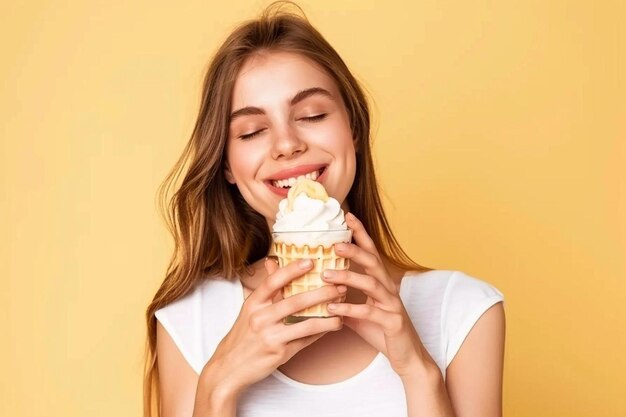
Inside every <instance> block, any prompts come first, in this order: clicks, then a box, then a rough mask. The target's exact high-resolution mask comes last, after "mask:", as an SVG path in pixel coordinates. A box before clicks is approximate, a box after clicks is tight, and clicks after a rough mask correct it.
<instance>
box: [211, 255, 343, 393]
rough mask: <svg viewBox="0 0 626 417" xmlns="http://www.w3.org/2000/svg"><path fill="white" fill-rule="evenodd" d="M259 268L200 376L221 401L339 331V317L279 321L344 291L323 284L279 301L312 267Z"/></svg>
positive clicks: (298, 264)
mask: <svg viewBox="0 0 626 417" xmlns="http://www.w3.org/2000/svg"><path fill="white" fill-rule="evenodd" d="M265 268H266V269H267V272H268V276H267V278H265V279H264V280H263V282H262V283H261V284H260V285H259V286H258V287H257V288H256V289H255V290H254V291H253V292H252V294H250V296H249V297H248V298H247V299H246V300H245V302H244V303H243V307H242V308H241V311H240V313H239V316H238V317H237V320H236V321H235V323H234V324H233V327H232V328H231V330H230V332H229V333H228V334H227V335H226V336H225V337H224V339H222V341H221V343H220V344H219V345H218V347H217V349H216V351H215V353H214V354H213V356H212V357H211V359H210V360H209V362H208V363H207V365H206V366H205V368H204V369H203V371H202V375H201V378H207V379H208V381H210V383H207V384H206V385H207V386H208V387H212V389H215V390H218V391H219V392H220V395H222V396H227V397H231V398H236V397H237V396H238V395H239V394H240V393H241V392H242V391H243V390H245V389H246V388H247V387H248V386H250V385H252V384H253V383H255V382H257V381H260V380H261V379H263V378H265V377H267V376H268V375H269V374H271V373H272V372H273V371H274V370H276V368H278V367H279V366H280V365H282V364H284V363H285V362H287V361H288V360H289V359H290V358H291V357H292V356H294V355H295V354H296V353H297V352H299V351H300V350H302V349H303V348H305V347H306V346H308V345H310V344H311V343H313V342H315V341H316V340H318V339H319V338H321V337H322V336H323V335H324V334H325V333H326V332H329V331H334V330H339V329H340V328H341V327H342V320H341V318H340V317H333V318H311V319H308V320H305V321H302V322H300V323H295V324H290V325H285V324H283V319H284V318H285V317H286V316H288V315H290V314H294V313H296V312H298V311H300V310H303V309H304V308H307V307H310V306H313V305H316V304H319V303H323V302H328V301H331V300H333V299H336V298H338V297H340V296H342V295H343V294H345V292H346V287H345V286H343V285H339V286H336V285H326V286H324V287H322V288H319V289H317V290H314V291H309V292H306V293H303V294H298V295H294V296H292V297H288V298H286V299H282V297H281V296H280V295H279V294H280V291H281V289H282V288H283V286H285V285H286V284H288V283H289V282H290V281H292V280H293V279H295V278H297V277H300V276H302V275H304V274H305V273H306V272H308V271H309V270H310V269H311V268H312V263H311V262H310V261H308V263H307V262H306V261H305V262H302V261H300V262H293V263H291V264H289V265H287V266H286V267H284V268H279V267H278V265H277V263H276V262H274V261H273V260H265ZM207 390H210V389H209V388H207Z"/></svg>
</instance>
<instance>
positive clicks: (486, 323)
mask: <svg viewBox="0 0 626 417" xmlns="http://www.w3.org/2000/svg"><path fill="white" fill-rule="evenodd" d="M505 330H506V322H505V315H504V307H503V305H502V303H497V304H495V305H494V306H492V307H491V308H490V309H489V310H487V311H486V312H485V313H484V314H483V315H482V316H481V318H480V319H479V320H478V321H477V322H476V324H475V325H474V327H473V328H472V330H471V331H470V333H469V335H468V336H467V338H466V339H465V341H464V342H463V345H462V346H461V349H460V350H459V352H458V353H457V355H456V356H455V358H454V359H453V360H452V363H450V365H449V366H448V369H447V378H446V385H447V389H448V393H449V395H450V399H451V400H452V404H453V406H454V410H455V411H456V415H457V417H474V416H481V417H500V416H502V374H503V368H504V339H505Z"/></svg>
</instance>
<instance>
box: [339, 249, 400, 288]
mask: <svg viewBox="0 0 626 417" xmlns="http://www.w3.org/2000/svg"><path fill="white" fill-rule="evenodd" d="M334 246H335V253H337V255H339V256H342V257H344V258H347V259H350V260H352V261H354V262H356V263H357V264H359V265H361V266H362V267H363V269H364V270H365V272H366V273H368V274H369V275H372V276H373V277H376V278H377V279H378V280H379V281H380V282H381V283H382V284H383V285H384V286H385V288H387V289H388V290H389V291H394V290H395V288H396V286H395V284H394V283H393V282H392V281H391V279H389V277H388V276H387V270H386V269H385V267H384V266H383V264H382V262H381V261H380V259H379V258H378V257H376V255H374V254H373V253H370V252H367V251H366V250H364V249H362V248H360V247H358V246H357V245H354V244H352V243H335V245H334Z"/></svg>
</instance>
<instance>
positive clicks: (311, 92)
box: [230, 87, 335, 122]
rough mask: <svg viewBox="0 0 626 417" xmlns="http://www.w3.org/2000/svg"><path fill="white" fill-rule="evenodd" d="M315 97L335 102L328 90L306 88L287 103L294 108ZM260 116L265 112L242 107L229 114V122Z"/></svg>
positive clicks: (254, 108) (255, 108)
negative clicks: (326, 98)
mask: <svg viewBox="0 0 626 417" xmlns="http://www.w3.org/2000/svg"><path fill="white" fill-rule="evenodd" d="M315 95H322V96H325V97H328V98H329V99H331V100H335V98H334V97H333V95H332V94H330V93H329V92H328V90H325V89H323V88H321V87H311V88H307V89H306V90H302V91H299V92H298V93H297V94H296V95H295V96H293V97H292V99H291V100H290V101H289V104H290V105H291V106H295V105H296V104H298V103H299V102H301V101H302V100H305V99H307V98H309V97H311V96H315ZM260 114H265V110H263V109H261V108H259V107H252V106H248V107H243V108H241V109H239V110H235V111H234V112H232V113H231V114H230V121H231V122H232V121H233V120H235V119H236V118H238V117H242V116H254V115H260Z"/></svg>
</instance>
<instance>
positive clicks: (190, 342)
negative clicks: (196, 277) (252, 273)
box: [154, 279, 243, 374]
mask: <svg viewBox="0 0 626 417" xmlns="http://www.w3.org/2000/svg"><path fill="white" fill-rule="evenodd" d="M241 303H243V294H242V290H241V284H240V282H239V281H238V280H234V281H228V280H223V279H203V280H201V281H199V282H198V283H196V284H195V285H194V286H193V287H192V289H191V290H190V291H189V293H187V294H186V295H184V296H183V297H181V298H179V299H177V300H175V301H173V302H171V303H168V304H167V305H165V306H164V307H162V308H160V309H158V310H157V311H156V312H155V313H154V315H155V316H156V318H157V320H158V321H159V323H161V325H162V326H163V328H164V329H165V330H166V331H167V333H168V334H169V335H170V337H171V338H172V340H173V341H174V343H175V344H176V346H177V347H178V349H179V350H180V352H181V354H182V355H183V357H184V358H185V359H186V360H187V362H189V364H190V365H191V367H192V368H193V369H194V370H195V371H196V372H197V373H198V374H199V373H200V372H201V371H202V368H203V367H204V365H205V364H206V361H207V360H208V359H209V358H210V356H211V355H212V354H213V351H214V350H215V348H216V347H217V344H218V343H219V341H220V340H221V339H222V337H223V336H224V334H225V333H227V332H228V329H230V326H231V325H232V322H234V320H235V319H236V317H237V314H238V313H239V307H240V304H241Z"/></svg>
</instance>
